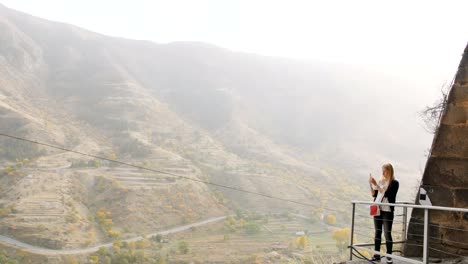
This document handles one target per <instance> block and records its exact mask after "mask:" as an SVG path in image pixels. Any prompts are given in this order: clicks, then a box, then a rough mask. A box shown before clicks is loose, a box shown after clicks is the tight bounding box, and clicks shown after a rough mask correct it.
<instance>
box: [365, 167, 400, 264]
mask: <svg viewBox="0 0 468 264" xmlns="http://www.w3.org/2000/svg"><path fill="white" fill-rule="evenodd" d="M369 186H370V190H371V195H372V197H374V201H376V198H377V197H378V198H379V199H378V200H377V201H379V202H380V198H382V200H381V201H382V203H395V200H396V195H397V192H398V188H399V183H398V181H397V180H395V177H394V175H393V166H392V164H390V163H387V164H384V165H383V166H382V178H381V179H380V180H379V182H377V181H376V180H375V179H374V178H373V177H372V175H370V177H369ZM394 209H395V207H394V206H386V205H381V206H380V214H379V215H377V216H374V227H375V238H374V250H375V252H380V244H381V242H382V227H383V231H384V235H385V244H386V246H387V254H392V248H393V239H392V224H393V211H394ZM372 260H373V261H379V260H380V255H378V254H377V253H376V254H374V256H373V257H372ZM387 263H393V261H392V259H391V258H390V257H387Z"/></svg>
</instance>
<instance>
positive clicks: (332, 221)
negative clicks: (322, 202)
mask: <svg viewBox="0 0 468 264" xmlns="http://www.w3.org/2000/svg"><path fill="white" fill-rule="evenodd" d="M325 221H326V223H327V224H329V225H335V224H336V216H335V215H332V214H329V215H327V217H326V218H325Z"/></svg>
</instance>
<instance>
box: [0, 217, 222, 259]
mask: <svg viewBox="0 0 468 264" xmlns="http://www.w3.org/2000/svg"><path fill="white" fill-rule="evenodd" d="M226 217H227V216H220V217H213V218H209V219H206V220H203V221H200V222H195V223H192V224H188V225H183V226H178V227H174V228H171V229H167V230H162V231H159V232H154V233H151V234H148V235H147V237H152V236H156V235H157V234H160V235H168V234H173V233H178V232H183V231H185V230H188V229H190V228H192V227H198V226H202V225H207V224H210V223H214V222H218V221H221V220H224V219H226ZM142 239H143V237H141V236H138V237H134V238H130V239H125V240H122V241H126V242H130V241H138V240H142ZM0 243H3V244H8V245H11V246H15V247H17V248H21V249H23V250H26V251H29V252H31V253H36V254H41V255H75V254H89V253H93V252H96V251H98V250H99V248H101V247H106V248H109V247H112V243H106V244H101V245H97V246H94V247H90V248H81V249H48V248H43V247H38V246H34V245H30V244H27V243H24V242H21V241H18V240H16V239H14V238H10V237H6V236H2V235H0Z"/></svg>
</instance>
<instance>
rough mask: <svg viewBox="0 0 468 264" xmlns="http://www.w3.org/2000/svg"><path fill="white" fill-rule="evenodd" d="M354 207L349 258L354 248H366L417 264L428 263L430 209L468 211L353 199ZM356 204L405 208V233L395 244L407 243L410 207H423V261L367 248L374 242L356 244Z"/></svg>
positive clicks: (371, 251)
mask: <svg viewBox="0 0 468 264" xmlns="http://www.w3.org/2000/svg"><path fill="white" fill-rule="evenodd" d="M351 203H352V205H353V208H352V219H351V237H350V244H349V249H350V256H349V259H350V260H352V259H353V250H364V251H367V252H370V253H373V254H378V255H380V256H384V257H391V258H394V259H396V260H401V261H404V262H408V263H416V264H421V263H422V264H427V263H428V249H429V243H428V237H429V234H428V229H429V211H430V210H438V211H450V212H462V213H468V209H467V208H455V207H443V206H427V205H416V204H411V203H407V202H397V203H376V202H370V201H351ZM356 204H361V205H373V204H375V205H386V206H395V208H397V207H401V208H403V214H402V216H403V221H402V233H403V239H402V240H400V241H394V242H393V244H403V243H406V235H407V226H408V208H415V209H422V210H424V229H423V230H424V231H423V245H422V247H423V256H422V262H421V261H419V260H415V259H410V258H405V257H402V256H398V255H394V254H387V253H382V252H376V251H374V250H372V249H368V248H365V247H366V246H373V245H374V243H362V244H354V233H355V230H354V224H355V216H356Z"/></svg>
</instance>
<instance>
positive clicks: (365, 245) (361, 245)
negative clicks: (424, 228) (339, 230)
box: [354, 240, 406, 247]
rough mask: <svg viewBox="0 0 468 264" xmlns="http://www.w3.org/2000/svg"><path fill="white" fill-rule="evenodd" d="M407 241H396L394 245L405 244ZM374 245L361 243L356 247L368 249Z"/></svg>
mask: <svg viewBox="0 0 468 264" xmlns="http://www.w3.org/2000/svg"><path fill="white" fill-rule="evenodd" d="M405 242H406V241H404V240H401V241H395V242H393V244H404V243H405ZM373 245H374V243H360V244H354V246H360V247H368V246H373Z"/></svg>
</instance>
